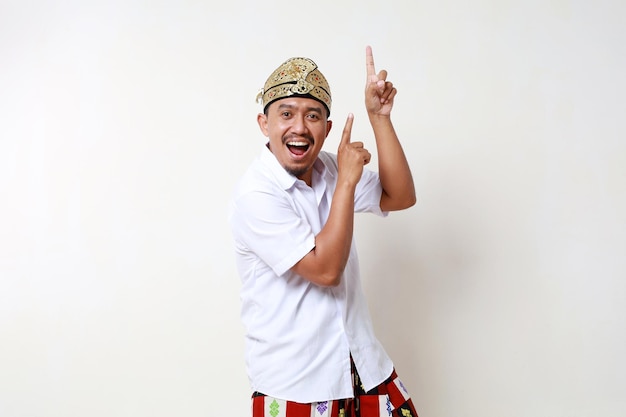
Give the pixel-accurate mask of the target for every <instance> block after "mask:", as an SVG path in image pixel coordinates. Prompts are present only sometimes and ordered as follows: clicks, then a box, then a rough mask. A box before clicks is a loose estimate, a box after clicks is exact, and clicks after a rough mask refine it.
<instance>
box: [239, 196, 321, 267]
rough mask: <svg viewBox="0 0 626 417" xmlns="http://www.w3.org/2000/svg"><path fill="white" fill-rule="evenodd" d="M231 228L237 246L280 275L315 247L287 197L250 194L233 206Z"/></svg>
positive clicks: (304, 222) (310, 230)
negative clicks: (252, 254)
mask: <svg viewBox="0 0 626 417" xmlns="http://www.w3.org/2000/svg"><path fill="white" fill-rule="evenodd" d="M231 227H232V229H233V235H234V237H235V240H236V241H237V244H238V245H239V246H240V247H241V248H240V249H243V250H245V251H249V252H251V253H254V254H255V255H256V256H258V257H259V258H260V259H261V260H262V261H263V262H264V263H266V264H267V265H268V266H269V267H270V268H272V270H273V271H274V272H275V273H276V275H279V276H280V275H283V274H284V273H285V272H287V271H288V270H289V269H291V267H292V266H294V265H295V264H296V263H297V262H298V261H299V260H300V259H302V258H303V257H304V256H305V255H306V254H307V253H309V252H310V251H311V250H312V249H313V248H314V247H315V235H314V233H313V230H312V229H311V226H310V225H309V224H308V223H307V222H306V221H305V220H304V219H302V218H301V216H299V215H298V213H297V212H296V210H295V208H294V207H293V206H292V205H291V203H290V200H289V198H287V197H286V196H281V195H274V194H272V193H269V192H261V191H252V192H248V193H246V194H243V195H240V196H239V197H238V198H237V199H236V200H235V201H234V203H233V210H232V217H231Z"/></svg>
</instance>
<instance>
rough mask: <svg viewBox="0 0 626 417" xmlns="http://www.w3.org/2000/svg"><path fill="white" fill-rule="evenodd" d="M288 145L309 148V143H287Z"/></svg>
mask: <svg viewBox="0 0 626 417" xmlns="http://www.w3.org/2000/svg"><path fill="white" fill-rule="evenodd" d="M287 145H289V146H307V145H308V143H306V142H287Z"/></svg>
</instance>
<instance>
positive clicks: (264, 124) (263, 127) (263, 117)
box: [256, 113, 270, 136]
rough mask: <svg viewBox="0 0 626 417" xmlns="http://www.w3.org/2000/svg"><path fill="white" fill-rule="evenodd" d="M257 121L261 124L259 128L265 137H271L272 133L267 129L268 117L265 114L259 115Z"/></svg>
mask: <svg viewBox="0 0 626 417" xmlns="http://www.w3.org/2000/svg"><path fill="white" fill-rule="evenodd" d="M256 121H257V123H258V124H259V128H261V132H263V134H264V135H265V136H269V134H270V132H269V129H268V128H267V116H266V115H265V114H263V113H259V114H258V115H257V117H256Z"/></svg>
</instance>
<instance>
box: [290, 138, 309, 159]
mask: <svg viewBox="0 0 626 417" xmlns="http://www.w3.org/2000/svg"><path fill="white" fill-rule="evenodd" d="M287 148H289V151H290V152H291V153H292V154H294V155H296V156H302V155H304V154H305V153H306V151H308V150H309V143H308V142H300V141H291V142H287Z"/></svg>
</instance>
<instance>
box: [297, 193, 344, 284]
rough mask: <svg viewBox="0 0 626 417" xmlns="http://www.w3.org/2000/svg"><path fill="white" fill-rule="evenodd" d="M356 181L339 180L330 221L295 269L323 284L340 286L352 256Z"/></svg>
mask: <svg viewBox="0 0 626 417" xmlns="http://www.w3.org/2000/svg"><path fill="white" fill-rule="evenodd" d="M354 189H355V186H354V185H348V184H340V183H338V184H337V189H336V190H335V193H334V195H333V201H332V204H331V208H330V213H329V216H328V220H327V221H326V224H325V225H324V227H323V228H322V230H321V231H320V233H319V234H318V235H317V236H316V237H315V248H314V249H313V250H312V251H311V252H309V253H308V254H307V255H306V256H305V257H304V258H302V259H301V260H300V262H298V263H297V264H296V265H295V266H294V268H293V269H294V272H296V273H297V274H299V275H301V276H303V277H304V278H306V279H308V280H309V281H311V282H313V283H315V284H317V285H321V286H336V285H338V284H339V282H340V281H341V275H342V274H343V270H344V268H345V266H346V263H347V262H348V257H349V256H350V246H351V244H352V235H353V229H354Z"/></svg>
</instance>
